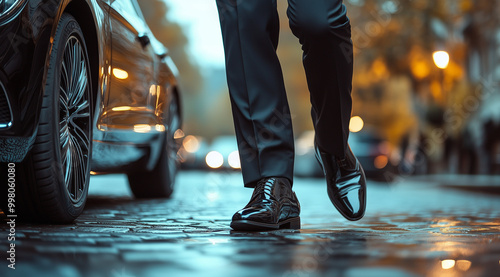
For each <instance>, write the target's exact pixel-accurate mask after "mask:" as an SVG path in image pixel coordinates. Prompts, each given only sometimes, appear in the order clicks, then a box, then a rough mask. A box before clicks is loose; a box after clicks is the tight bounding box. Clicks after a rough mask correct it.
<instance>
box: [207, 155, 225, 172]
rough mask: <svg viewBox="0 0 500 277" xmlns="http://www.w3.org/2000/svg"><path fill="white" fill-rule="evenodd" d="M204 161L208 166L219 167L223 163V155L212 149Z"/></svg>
mask: <svg viewBox="0 0 500 277" xmlns="http://www.w3.org/2000/svg"><path fill="white" fill-rule="evenodd" d="M205 162H206V163H207V165H208V166H209V167H210V168H214V169H217V168H220V167H221V166H222V165H223V164H224V156H222V154H221V153H219V152H217V151H212V152H210V153H208V154H207V156H206V157H205Z"/></svg>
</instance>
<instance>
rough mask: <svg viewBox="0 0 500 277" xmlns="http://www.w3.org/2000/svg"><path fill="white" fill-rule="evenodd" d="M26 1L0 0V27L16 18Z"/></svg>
mask: <svg viewBox="0 0 500 277" xmlns="http://www.w3.org/2000/svg"><path fill="white" fill-rule="evenodd" d="M24 4H26V0H0V25H1V24H2V23H5V22H7V21H10V20H11V19H12V18H13V17H15V16H17V15H18V14H19V12H20V11H21V8H22V7H24Z"/></svg>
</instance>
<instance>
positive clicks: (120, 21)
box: [101, 0, 161, 130]
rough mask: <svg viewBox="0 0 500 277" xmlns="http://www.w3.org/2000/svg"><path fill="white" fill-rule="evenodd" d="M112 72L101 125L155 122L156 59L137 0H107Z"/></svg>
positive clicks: (112, 126)
mask: <svg viewBox="0 0 500 277" xmlns="http://www.w3.org/2000/svg"><path fill="white" fill-rule="evenodd" d="M109 19H110V26H111V66H110V67H109V68H108V70H109V71H110V72H108V73H109V75H110V76H111V79H110V84H109V86H110V90H109V92H108V94H107V99H106V100H105V107H104V110H105V111H104V113H103V117H102V118H101V123H102V125H101V126H106V129H108V130H113V129H125V130H126V129H131V130H133V128H134V126H139V125H142V126H145V125H149V126H154V125H156V124H158V123H161V122H158V117H157V116H156V114H155V109H156V101H157V95H156V94H157V92H156V91H157V90H156V83H155V72H157V68H156V67H157V66H158V65H157V64H158V62H157V60H156V56H155V53H154V50H153V47H152V45H151V41H150V36H151V34H150V30H149V28H148V26H147V25H146V23H145V22H144V19H143V17H142V13H141V12H140V10H139V7H138V4H137V2H136V0H114V1H111V2H110V9H109Z"/></svg>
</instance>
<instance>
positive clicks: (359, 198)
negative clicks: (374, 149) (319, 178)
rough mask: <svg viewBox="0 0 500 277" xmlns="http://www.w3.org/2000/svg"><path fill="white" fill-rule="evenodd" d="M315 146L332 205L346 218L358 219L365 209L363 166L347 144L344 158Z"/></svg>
mask: <svg viewBox="0 0 500 277" xmlns="http://www.w3.org/2000/svg"><path fill="white" fill-rule="evenodd" d="M315 148H316V158H317V159H318V161H319V163H320V164H321V166H322V167H323V171H324V173H325V176H326V183H327V188H328V196H329V197H330V200H331V201H332V203H333V205H334V206H335V208H337V210H338V211H339V212H340V213H341V214H342V215H343V216H344V217H345V218H347V219H348V220H352V221H355V220H360V219H361V218H362V217H363V215H364V214H365V209H366V177H365V172H364V171H363V167H361V164H360V163H359V161H358V159H357V158H356V156H354V154H353V153H352V151H351V148H350V147H349V146H347V153H346V156H345V158H344V159H338V158H335V157H334V156H332V155H330V154H328V153H325V152H322V151H321V150H319V149H318V147H317V146H315Z"/></svg>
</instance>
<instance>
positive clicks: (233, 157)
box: [227, 151, 241, 169]
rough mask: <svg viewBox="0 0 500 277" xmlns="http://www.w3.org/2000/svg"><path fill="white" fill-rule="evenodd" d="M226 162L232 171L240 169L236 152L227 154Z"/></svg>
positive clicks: (238, 156)
mask: <svg viewBox="0 0 500 277" xmlns="http://www.w3.org/2000/svg"><path fill="white" fill-rule="evenodd" d="M227 162H228V163H229V166H230V167H232V168H234V169H241V162H240V154H239V153H238V151H233V152H231V154H229V157H228V158H227Z"/></svg>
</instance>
